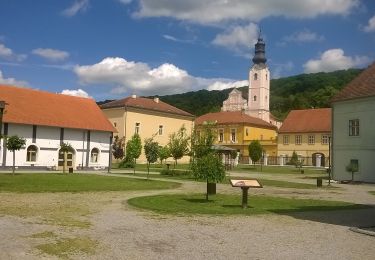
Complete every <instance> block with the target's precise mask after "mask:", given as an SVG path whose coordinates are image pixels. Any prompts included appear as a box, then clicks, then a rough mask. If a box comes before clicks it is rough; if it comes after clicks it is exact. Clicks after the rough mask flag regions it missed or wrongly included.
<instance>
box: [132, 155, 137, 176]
mask: <svg viewBox="0 0 375 260" xmlns="http://www.w3.org/2000/svg"><path fill="white" fill-rule="evenodd" d="M136 165H137V159H135V158H134V167H133V175H135V166H136Z"/></svg>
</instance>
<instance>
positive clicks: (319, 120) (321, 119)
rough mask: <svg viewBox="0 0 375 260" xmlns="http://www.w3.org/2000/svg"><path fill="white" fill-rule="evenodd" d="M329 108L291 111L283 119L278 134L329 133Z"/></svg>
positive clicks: (330, 112)
mask: <svg viewBox="0 0 375 260" xmlns="http://www.w3.org/2000/svg"><path fill="white" fill-rule="evenodd" d="M331 114H332V111H331V109H330V108H318V109H304V110H292V111H290V112H289V114H288V116H287V117H286V118H285V120H284V122H283V125H282V126H281V127H280V129H279V133H325V132H331V129H332V127H331V124H332V122H331Z"/></svg>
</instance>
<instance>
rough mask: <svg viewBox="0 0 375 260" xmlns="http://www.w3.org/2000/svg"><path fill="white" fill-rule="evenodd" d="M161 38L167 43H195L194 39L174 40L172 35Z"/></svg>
mask: <svg viewBox="0 0 375 260" xmlns="http://www.w3.org/2000/svg"><path fill="white" fill-rule="evenodd" d="M163 38H164V39H166V40H168V41H172V42H182V43H193V42H194V41H195V39H192V40H184V39H179V38H176V37H174V36H172V35H168V34H163Z"/></svg>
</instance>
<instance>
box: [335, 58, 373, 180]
mask: <svg viewBox="0 0 375 260" xmlns="http://www.w3.org/2000/svg"><path fill="white" fill-rule="evenodd" d="M332 112H333V113H332V114H333V140H332V141H333V143H332V148H333V149H332V150H333V154H332V155H333V158H332V159H333V161H332V163H333V168H332V170H333V178H334V179H335V180H339V181H342V180H351V173H350V172H348V171H346V166H348V165H349V164H355V165H357V166H358V172H357V173H355V174H354V180H355V181H363V182H375V63H374V64H372V65H371V66H370V67H369V68H368V69H366V70H365V71H364V72H362V73H361V74H360V75H359V76H358V77H357V78H355V79H354V80H353V81H351V82H350V83H349V84H348V85H347V86H346V87H345V88H344V89H343V90H342V91H340V92H339V93H338V94H337V95H336V96H335V97H334V98H333V100H332Z"/></svg>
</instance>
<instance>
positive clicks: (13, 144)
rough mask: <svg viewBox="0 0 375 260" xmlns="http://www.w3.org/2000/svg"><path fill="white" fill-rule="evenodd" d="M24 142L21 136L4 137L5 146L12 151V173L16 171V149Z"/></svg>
mask: <svg viewBox="0 0 375 260" xmlns="http://www.w3.org/2000/svg"><path fill="white" fill-rule="evenodd" d="M25 144H26V140H25V139H24V138H22V137H18V136H17V135H12V136H10V137H8V138H6V146H7V149H8V150H9V151H12V152H13V169H12V174H13V175H14V172H15V171H16V165H15V160H16V151H19V150H20V149H21V148H22V147H23V146H24V145H25Z"/></svg>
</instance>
